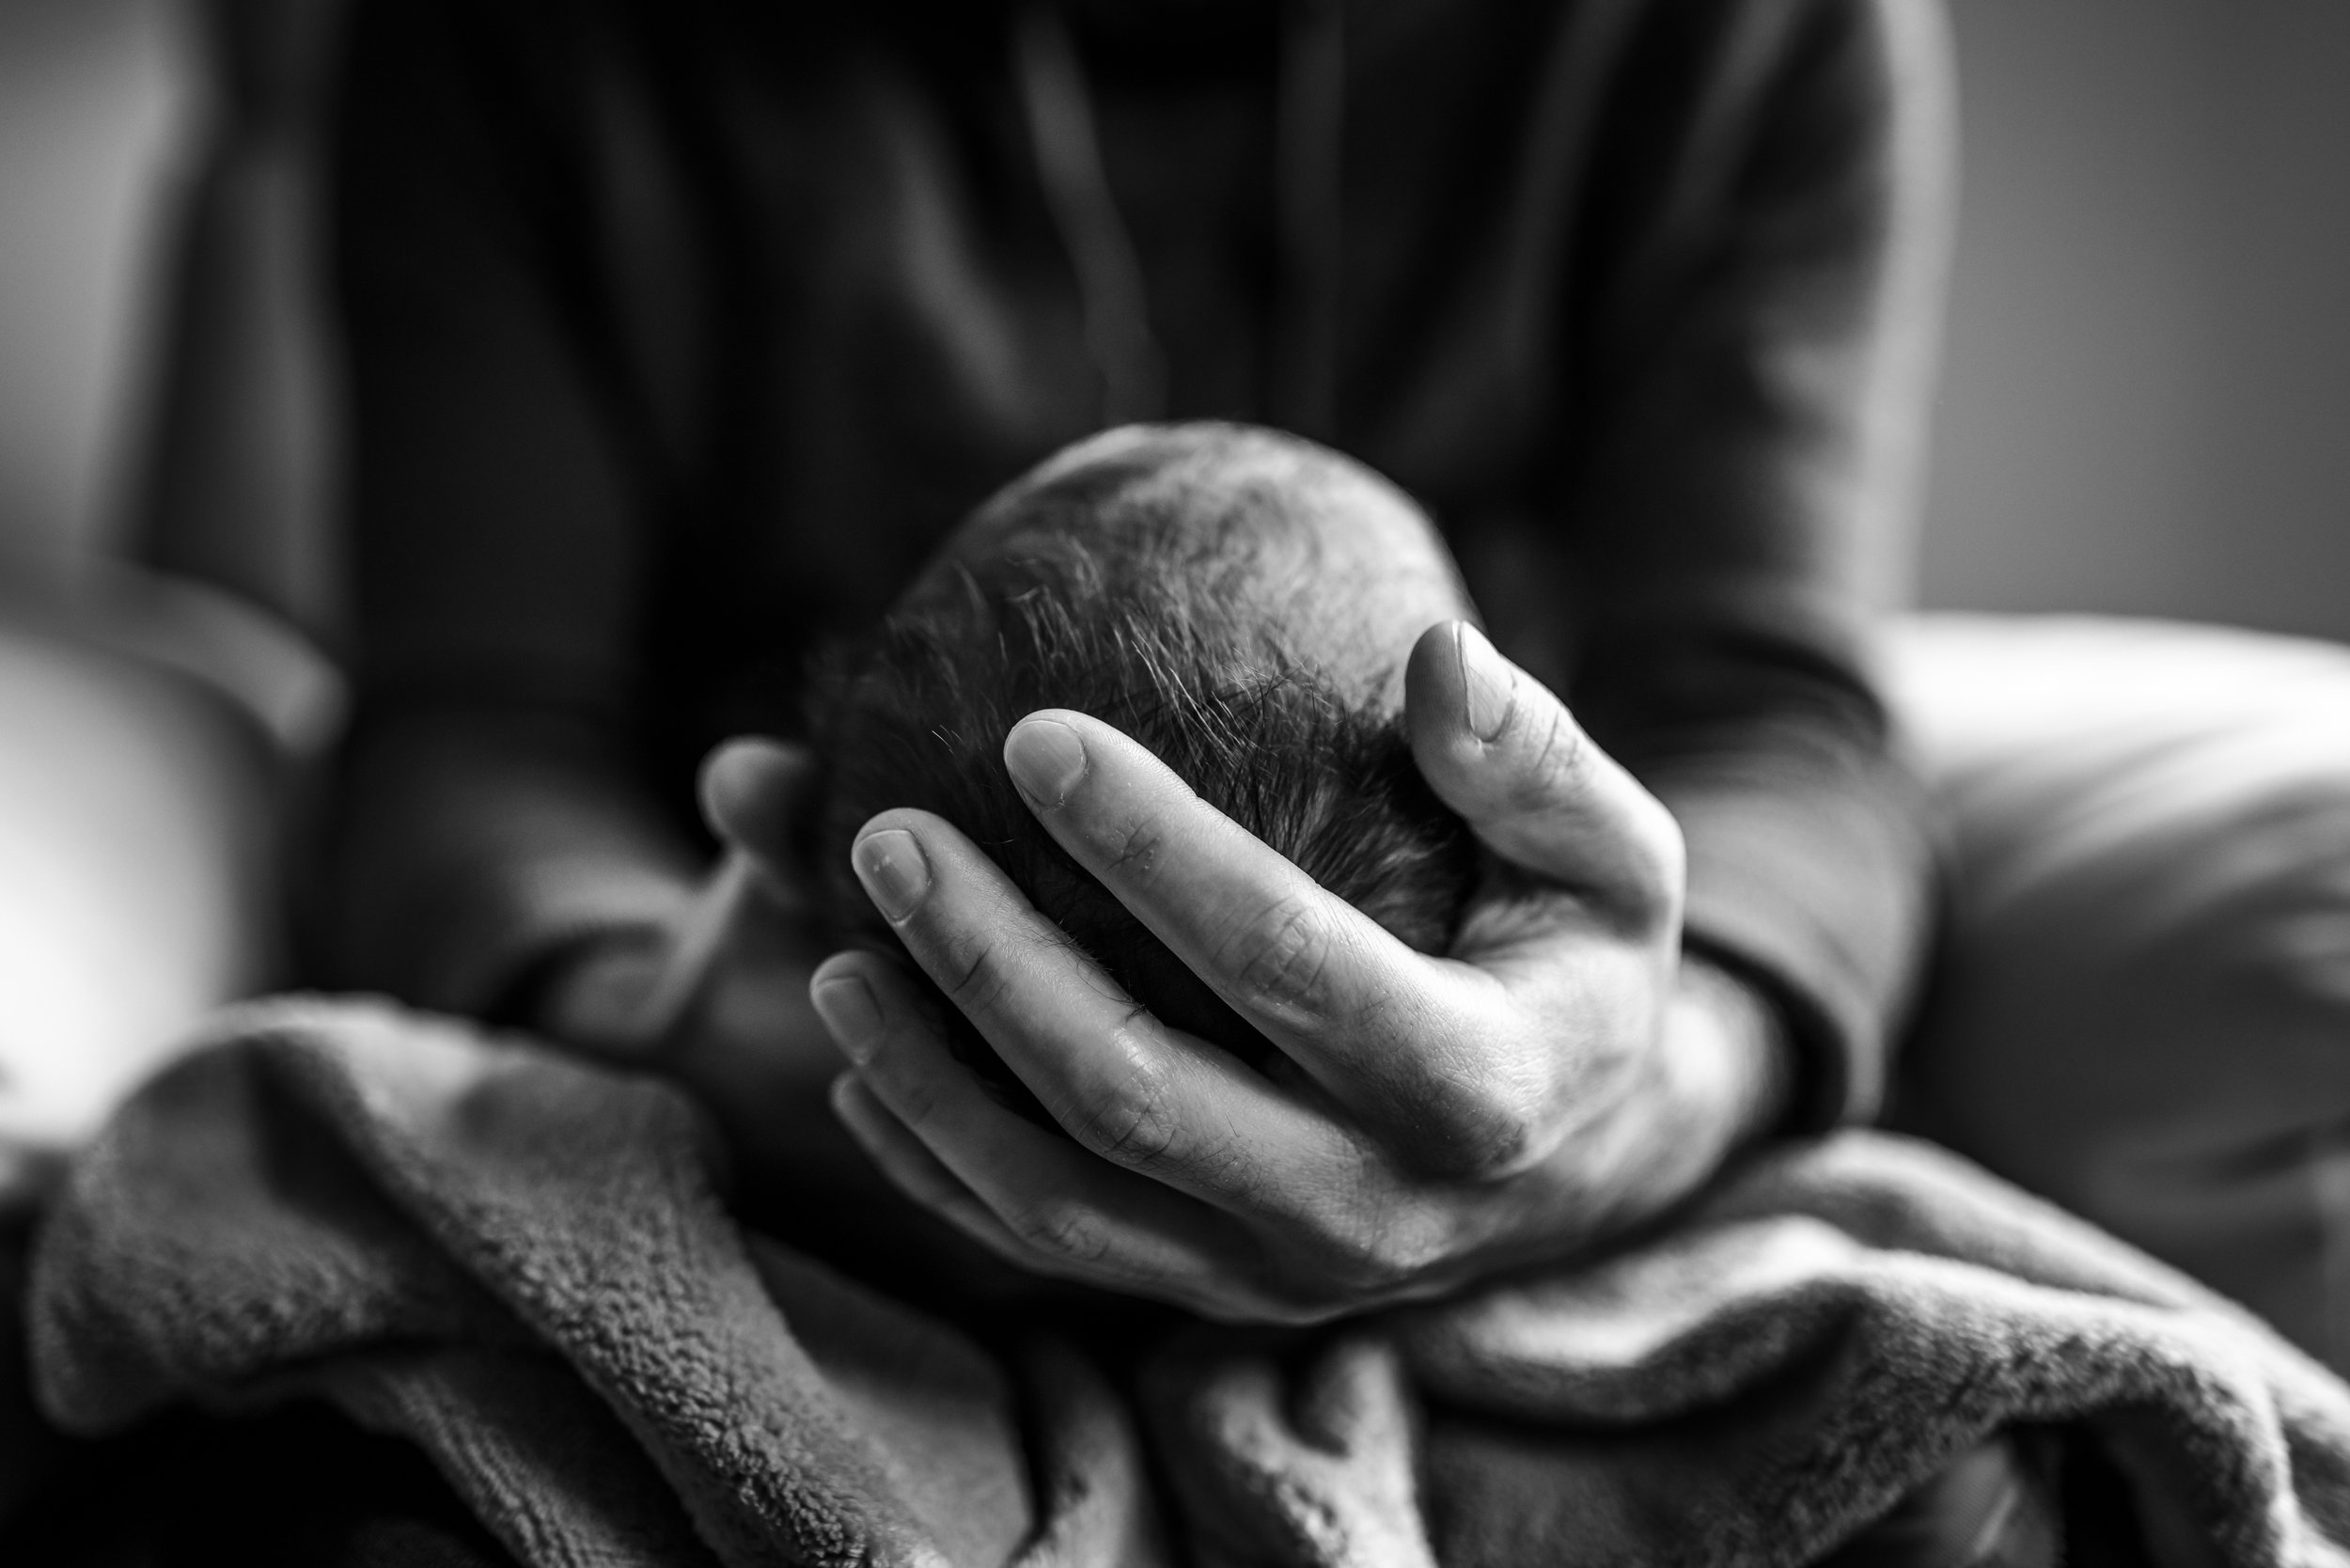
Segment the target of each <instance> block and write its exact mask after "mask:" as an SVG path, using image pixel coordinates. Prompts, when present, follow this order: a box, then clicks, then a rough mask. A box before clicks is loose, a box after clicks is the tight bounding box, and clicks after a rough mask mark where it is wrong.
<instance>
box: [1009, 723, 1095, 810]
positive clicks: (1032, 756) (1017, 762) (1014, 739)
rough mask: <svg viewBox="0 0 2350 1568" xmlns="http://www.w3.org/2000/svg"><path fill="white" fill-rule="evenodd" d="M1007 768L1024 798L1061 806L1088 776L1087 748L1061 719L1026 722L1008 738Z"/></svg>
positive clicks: (1015, 726) (1016, 727) (1012, 731)
mask: <svg viewBox="0 0 2350 1568" xmlns="http://www.w3.org/2000/svg"><path fill="white" fill-rule="evenodd" d="M1004 766H1005V767H1007V768H1009V769H1011V781H1012V782H1013V783H1014V784H1017V785H1019V786H1020V792H1021V793H1022V794H1024V795H1026V796H1027V797H1028V798H1029V799H1030V800H1031V801H1034V802H1035V803H1036V804H1037V805H1039V806H1058V805H1059V804H1060V803H1061V802H1062V801H1065V800H1067V799H1068V798H1069V792H1070V791H1072V790H1073V789H1075V788H1076V787H1077V780H1079V779H1080V778H1083V777H1084V776H1086V744H1085V742H1084V741H1082V740H1080V739H1078V738H1077V732H1076V731H1075V730H1074V729H1070V728H1069V726H1067V725H1065V724H1063V723H1061V722H1060V721H1059V720H1058V719H1042V718H1032V719H1023V720H1021V721H1020V722H1019V723H1018V724H1016V725H1014V726H1012V730H1011V734H1010V735H1008V736H1006V737H1005V738H1004Z"/></svg>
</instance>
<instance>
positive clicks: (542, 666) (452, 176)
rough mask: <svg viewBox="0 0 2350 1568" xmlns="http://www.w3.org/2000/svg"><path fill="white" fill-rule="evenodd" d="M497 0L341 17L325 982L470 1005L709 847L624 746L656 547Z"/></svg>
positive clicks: (663, 883)
mask: <svg viewBox="0 0 2350 1568" xmlns="http://www.w3.org/2000/svg"><path fill="white" fill-rule="evenodd" d="M498 9H499V8H492V7H458V6H450V5H446V4H441V3H437V0H399V3H384V4H372V3H371V4H367V5H363V6H362V7H361V8H360V9H359V12H358V14H357V16H356V18H355V19H354V28H355V32H354V35H353V38H352V49H351V55H350V60H351V65H350V68H349V71H348V74H347V80H346V83H345V92H344V95H343V100H342V106H341V110H340V123H339V126H338V134H337V149H336V158H337V166H336V175H337V179H336V189H337V213H336V218H337V253H336V254H337V289H338V292H339V301H338V303H339V305H340V307H341V317H342V321H343V324H344V327H345V331H346V335H347V344H348V349H349V366H350V385H349V391H350V399H351V411H352V419H351V442H352V450H351V452H350V454H349V456H350V464H351V471H352V484H351V490H350V494H351V496H352V501H351V511H350V517H349V523H350V528H351V540H352V545H351V548H352V560H351V563H350V566H351V580H352V584H353V588H354V593H353V604H352V619H353V625H352V648H351V651H350V652H351V659H352V667H353V677H354V685H355V689H356V695H357V706H356V715H355V725H354V729H353V731H352V736H351V738H350V740H349V742H348V743H347V745H346V747H345V751H344V755H343V757H342V759H341V764H340V766H341V775H340V776H339V778H338V779H337V781H336V788H335V790H334V791H333V793H332V796H331V799H330V803H329V808H328V816H329V819H330V820H329V821H328V823H326V827H325V831H324V833H323V835H322V839H323V846H322V848H323V865H322V866H321V877H320V881H321V886H320V887H319V889H318V895H319V902H320V904H321V909H320V911H319V913H320V915H321V926H322V936H321V943H320V946H321V949H322V950H321V955H320V956H321V961H322V966H323V967H325V968H326V969H327V970H328V972H329V975H330V977H331V978H332V979H333V980H336V981H337V982H338V983H342V984H352V985H364V986H368V987H372V988H377V989H382V990H386V991H389V992H391V993H393V994H395V995H398V996H402V997H405V998H407V999H410V1000H412V1001H415V1002H418V1003H421V1004H424V1005H428V1006H432V1007H437V1008H442V1009H446V1010H450V1011H463V1012H476V1013H482V1012H493V1011H496V1010H497V1009H498V1008H499V1007H500V1005H501V1003H502V1002H503V1001H505V1000H507V999H508V998H509V997H510V996H512V994H513V992H514V988H515V987H516V986H517V985H518V984H519V983H521V982H522V981H523V980H524V979H525V977H526V976H528V975H529V974H530V973H531V972H532V971H533V969H534V967H535V966H537V965H539V964H541V963H543V962H544V961H545V960H546V959H547V958H548V957H550V956H551V955H552V954H553V953H554V952H555V951H556V950H557V949H561V948H563V947H565V946H566V945H568V944H571V943H573V942H577V941H581V940H585V939H587V938H590V937H594V936H597V935H601V934H603V933H613V932H621V931H635V930H641V929H643V928H645V927H647V926H648V925H649V924H650V922H653V921H656V920H658V919H660V918H661V917H663V916H664V915H665V914H666V912H667V911H668V910H669V909H670V908H671V907H673V905H674V903H675V902H676V901H677V900H678V899H679V898H680V897H681V896H682V890H683V888H684V886H686V881H687V878H688V877H689V876H690V874H691V868H692V864H693V861H694V859H695V855H694V854H693V851H692V850H691V848H690V846H689V845H688V843H687V842H686V840H685V839H684V838H683V836H682V834H681V833H680V832H679V830H678V829H677V828H676V827H674V826H673V825H672V824H671V823H669V822H668V821H666V819H665V817H664V816H663V814H662V813H661V812H659V811H658V810H656V809H655V808H654V807H653V806H652V805H651V804H650V801H649V799H648V798H647V796H646V794H645V793H644V792H643V791H642V790H641V789H640V787H639V783H638V776H637V772H636V770H635V767H634V765H633V762H632V752H633V745H634V743H633V729H634V725H635V719H634V715H633V714H632V713H631V709H630V703H631V700H632V698H631V695H630V694H632V693H633V692H634V691H635V689H636V686H637V684H638V671H637V670H636V668H635V657H636V655H635V646H634V645H635V622H636V619H637V617H638V615H639V613H640V606H639V604H637V602H636V594H637V592H638V591H639V590H638V588H637V585H638V584H639V583H640V582H641V581H642V579H643V576H644V572H643V563H642V562H641V561H640V560H639V558H638V557H639V554H640V552H641V551H642V549H643V541H642V540H641V538H639V537H638V534H637V531H636V530H635V527H634V525H633V523H632V514H631V495H630V493H629V489H628V486H629V476H628V475H627V474H626V472H624V470H623V468H622V466H621V464H620V462H619V459H617V458H616V457H615V456H614V452H615V447H616V443H615V442H613V441H612V440H611V439H610V435H609V431H608V429H607V428H606V427H605V425H604V424H603V422H602V421H603V413H602V411H601V410H600V409H599V408H598V406H597V405H596V402H595V399H594V386H595V382H594V378H593V376H592V375H591V374H590V373H589V371H590V367H588V366H587V365H585V364H583V363H582V361H581V357H580V354H579V352H578V348H577V343H576V337H577V335H576V334H575V333H572V332H569V331H567V330H566V328H567V320H566V318H565V316H564V313H563V309H562V302H561V301H560V300H559V299H558V298H556V297H555V294H554V291H553V290H551V289H550V288H549V287H548V285H547V283H546V282H545V279H546V278H547V277H548V276H549V275H550V269H549V268H547V267H546V266H544V265H541V264H537V263H540V262H541V261H543V258H541V257H538V256H536V255H534V253H533V252H532V251H531V250H530V249H529V248H528V247H529V246H530V245H531V244H532V243H534V241H533V238H532V231H531V230H530V228H529V227H527V226H526V225H525V223H524V222H523V221H521V216H522V215H523V214H525V213H526V212H527V208H526V206H525V200H524V198H522V197H520V196H518V195H517V191H516V188H515V187H514V186H513V185H512V184H511V183H510V180H512V178H513V176H514V172H515V170H514V165H513V160H514V159H515V157H516V156H517V155H518V152H517V146H518V144H517V140H516V137H515V135H514V133H513V130H512V126H511V125H510V124H507V123H502V122H500V121H499V120H498V118H497V116H498V115H499V114H501V113H510V112H512V111H514V110H515V109H516V108H517V106H518V104H519V102H520V100H521V99H522V97H523V96H524V95H525V93H526V91H527V88H528V83H527V81H526V80H525V79H523V78H522V77H521V76H520V75H519V74H518V73H517V72H514V71H509V65H508V63H507V62H506V61H505V58H504V56H503V55H501V50H500V48H499V43H500V39H499V38H498V36H497V34H496V32H495V23H494V21H493V20H490V19H493V18H494V17H495V16H496V14H497V12H498ZM502 73H503V74H502ZM527 150H528V149H527V148H526V147H524V148H523V149H522V151H523V152H525V153H526V152H527ZM502 181H509V182H508V183H502ZM558 194H559V193H558Z"/></svg>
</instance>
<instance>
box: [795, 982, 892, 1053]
mask: <svg viewBox="0 0 2350 1568" xmlns="http://www.w3.org/2000/svg"><path fill="white" fill-rule="evenodd" d="M807 999H808V1000H809V1001H811V1002H813V1003H815V1004H816V1016H817V1017H819V1018H822V1019H823V1021H824V1027H826V1028H827V1029H830V1030H831V1031H832V1039H833V1043H834V1044H836V1045H838V1046H839V1047H840V1054H841V1055H842V1056H844V1057H847V1058H849V1060H850V1061H852V1062H854V1064H855V1065H857V1066H859V1067H862V1066H864V1065H865V1064H866V1063H867V1062H869V1061H870V1060H872V1059H873V1051H874V1048H875V1047H876V1046H878V1045H879V1044H880V1043H881V1035H882V1015H881V1006H880V1004H879V1003H877V1002H875V1001H874V1000H873V989H872V987H871V986H869V985H867V984H866V983H865V982H864V981H863V980H859V979H857V978H856V977H855V976H854V975H842V976H839V977H838V978H837V979H834V980H825V981H823V982H822V983H821V984H819V985H816V986H815V987H813V988H812V989H810V990H809V992H808V994H807Z"/></svg>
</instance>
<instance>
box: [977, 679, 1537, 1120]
mask: <svg viewBox="0 0 2350 1568" xmlns="http://www.w3.org/2000/svg"><path fill="white" fill-rule="evenodd" d="M1004 760H1005V765H1006V766H1007V768H1009V770H1010V771H1011V777H1012V782H1013V783H1014V784H1015V785H1016V786H1018V788H1019V789H1020V792H1021V793H1022V794H1023V795H1024V796H1025V797H1026V799H1027V802H1028V805H1029V808H1031V809H1032V810H1034V811H1035V812H1036V814H1037V817H1038V819H1039V820H1040V821H1041V822H1042V823H1043V824H1044V826H1045V829H1046V830H1047V831H1048V832H1050V833H1051V834H1052V835H1053V837H1054V839H1056V840H1058V842H1059V844H1060V845H1061V847H1062V848H1063V849H1065V850H1067V851H1068V852H1069V853H1070V855H1073V857H1075V859H1076V860H1077V862H1078V864H1080V865H1081V866H1083V867H1084V868H1085V869H1086V870H1088V871H1089V872H1090V873H1091V874H1092V875H1093V876H1094V877H1096V878H1097V879H1098V880H1100V882H1101V883H1102V884H1103V886H1105V887H1107V888H1108V889H1109V890H1110V892H1111V893H1112V894H1113V895H1114V896H1115V897H1116V898H1117V899H1118V901H1119V902H1120V903H1122V904H1124V905H1125V906H1126V908H1127V910H1128V911H1130V912H1131V913H1132V914H1133V915H1134V916H1135V917H1136V919H1138V920H1140V921H1141V922H1142V923H1143V925H1144V926H1145V927H1147V928H1148V929H1149V930H1150V931H1151V933H1152V934H1153V935H1155V936H1156V937H1158V939H1159V940H1160V941H1162V942H1164V943H1166V944H1167V948H1168V949H1170V950H1171V951H1173V952H1174V953H1175V955H1176V956H1177V957H1178V958H1180V959H1182V960H1183V963H1184V964H1187V965H1188V966H1189V967H1190V968H1191V969H1192V971H1193V972H1194V973H1196V974H1198V975H1199V977H1200V978H1201V979H1202V980H1205V981H1207V983H1208V984H1209V985H1210V986H1211V987H1213V988H1214V991H1215V992H1216V994H1217V995H1218V996H1222V997H1223V998H1224V999H1225V1000H1226V1001H1227V1002H1229V1003H1230V1004H1231V1006H1232V1008H1233V1009H1234V1010H1235V1011H1238V1012H1239V1013H1240V1015H1241V1016H1242V1017H1243V1018H1246V1020H1247V1021H1248V1022H1249V1023H1250V1024H1252V1025H1254V1026H1255V1027H1257V1029H1258V1030H1259V1031H1260V1032H1261V1033H1262V1034H1263V1035H1264V1036H1265V1037H1266V1038H1267V1039H1269V1040H1271V1041H1272V1042H1273V1043H1274V1044H1275V1045H1276V1046H1277V1047H1278V1048H1279V1049H1280V1050H1281V1052H1282V1053H1283V1054H1284V1055H1286V1056H1288V1057H1289V1058H1291V1059H1292V1060H1293V1061H1295V1062H1296V1063H1297V1064H1298V1065H1299V1066H1300V1067H1302V1068H1303V1069H1305V1071H1306V1072H1307V1073H1308V1075H1310V1076H1311V1077H1313V1078H1314V1079H1315V1081H1317V1082H1318V1083H1320V1084H1321V1085H1322V1086H1323V1088H1324V1090H1327V1091H1328V1092H1329V1093H1330V1094H1332V1095H1333V1096H1334V1097H1336V1098H1337V1099H1338V1100H1339V1101H1340V1104H1342V1105H1346V1106H1347V1107H1348V1108H1349V1109H1351V1110H1354V1111H1355V1112H1357V1113H1358V1114H1361V1115H1364V1116H1366V1117H1368V1118H1370V1119H1371V1120H1372V1121H1374V1122H1376V1123H1380V1124H1387V1125H1393V1124H1394V1123H1395V1121H1396V1119H1397V1118H1399V1117H1402V1118H1404V1119H1405V1120H1407V1121H1424V1120H1425V1119H1426V1117H1427V1114H1428V1112H1429V1110H1430V1108H1431V1101H1430V1099H1429V1096H1431V1095H1432V1094H1433V1095H1434V1096H1436V1097H1437V1098H1436V1101H1435V1104H1436V1105H1442V1104H1443V1102H1444V1100H1445V1099H1447V1098H1449V1095H1448V1094H1447V1088H1446V1086H1447V1085H1448V1084H1449V1082H1450V1081H1452V1077H1453V1075H1452V1074H1449V1073H1447V1072H1445V1071H1444V1070H1443V1063H1444V1061H1445V1060H1446V1059H1447V1058H1449V1057H1450V1056H1451V1055H1453V1054H1454V1053H1453V1052H1452V1051H1451V1050H1450V1049H1449V1043H1450V1042H1451V1041H1452V1039H1453V1037H1454V1036H1455V1035H1456V1033H1457V1032H1458V1030H1459V1026H1460V1022H1461V1020H1462V1019H1463V1018H1464V1017H1465V1016H1475V1015H1477V1014H1479V1013H1481V1012H1483V1011H1486V1008H1485V1005H1484V1001H1485V999H1484V998H1483V997H1482V996H1481V995H1480V994H1479V988H1480V986H1481V983H1483V984H1485V985H1490V982H1483V981H1482V980H1481V977H1479V976H1477V975H1476V974H1475V972H1474V971H1471V970H1468V969H1466V968H1465V967H1464V966H1462V965H1458V964H1448V963H1444V962H1442V961H1439V960H1434V959H1430V958H1428V957H1426V956H1424V955H1422V954H1420V953H1418V952H1415V951H1413V950H1412V949H1410V948H1408V947H1406V946H1404V945H1403V944H1402V942H1400V941H1398V940H1397V939H1396V938H1395V937H1393V936H1392V935H1390V934H1388V933H1387V932H1386V931H1385V930H1383V929H1382V928H1381V927H1380V926H1379V924H1378V923H1377V922H1376V921H1374V920H1372V919H1371V917H1369V916H1367V915H1365V914H1363V913H1362V912H1361V911H1360V910H1357V909H1355V907H1354V906H1353V905H1352V904H1349V903H1348V902H1346V901H1345V900H1343V899H1340V898H1339V897H1338V896H1337V895H1335V894H1333V893H1331V892H1329V891H1327V890H1326V889H1324V887H1322V886H1320V885H1319V884H1317V883H1316V882H1315V881H1314V880H1313V879H1312V878H1311V877H1309V876H1308V875H1307V874H1306V873H1305V872H1304V871H1303V870H1300V869H1299V868H1298V867H1297V866H1296V865H1295V864H1294V863H1293V862H1292V861H1291V860H1290V859H1289V858H1288V857H1286V856H1285V855H1281V854H1279V853H1278V852H1277V851H1276V850H1275V849H1273V848H1272V846H1270V845H1268V844H1266V843H1265V842H1264V841H1263V840H1262V839H1259V838H1258V837H1257V836H1256V835H1254V834H1252V833H1250V832H1249V831H1248V830H1247V829H1246V828H1244V827H1242V826H1241V825H1240V824H1239V823H1235V822H1234V821H1232V820H1231V819H1230V817H1228V816H1226V815H1225V814H1224V813H1223V812H1221V811H1218V810H1217V809H1216V808H1214V807H1213V806H1210V805H1209V804H1208V803H1207V802H1206V801H1204V800H1201V799H1200V798H1199V795H1198V794H1197V793H1195V792H1193V791H1192V789H1191V788H1190V786H1188V785H1187V784H1185V783H1184V782H1183V779H1181V778H1180V777H1178V776H1176V774H1175V773H1174V771H1173V770H1172V769H1170V768H1168V767H1167V764H1166V763H1164V762H1162V761H1160V760H1158V759H1157V758H1156V757H1154V756H1152V754H1151V753H1150V751H1149V750H1147V749H1146V748H1145V747H1143V746H1142V745H1138V744H1137V743H1136V742H1135V741H1134V740H1132V739H1130V738H1129V737H1127V736H1126V735H1124V734H1122V733H1120V731H1119V730H1118V729H1115V728H1113V727H1112V726H1110V725H1107V724H1105V723H1103V722H1102V721H1101V720H1099V719H1096V718H1093V717H1090V716H1089V715H1087V714H1084V713H1073V712H1072V711H1070V710H1068V709H1059V708H1056V709H1047V710H1044V711H1042V712H1040V713H1031V714H1029V715H1028V716H1027V717H1026V718H1025V719H1023V720H1021V722H1020V723H1019V724H1017V725H1015V726H1013V727H1012V729H1011V734H1010V735H1009V736H1008V737H1006V739H1005V743H1004Z"/></svg>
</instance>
